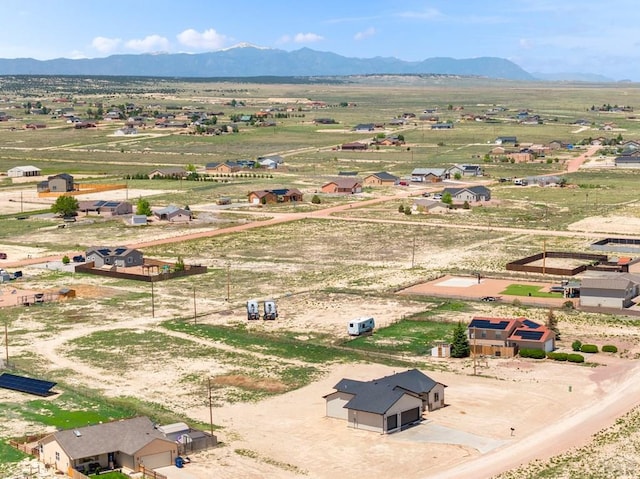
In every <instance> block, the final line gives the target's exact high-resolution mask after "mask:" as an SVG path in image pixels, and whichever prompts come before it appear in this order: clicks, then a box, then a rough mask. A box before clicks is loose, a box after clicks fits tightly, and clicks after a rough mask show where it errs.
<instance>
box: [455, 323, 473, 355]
mask: <svg viewBox="0 0 640 479" xmlns="http://www.w3.org/2000/svg"><path fill="white" fill-rule="evenodd" d="M470 354H471V348H470V346H469V338H467V328H466V326H465V325H464V324H463V322H462V321H458V324H457V325H456V327H455V328H454V330H453V337H452V339H451V357H452V358H466V357H468V356H469V355H470Z"/></svg>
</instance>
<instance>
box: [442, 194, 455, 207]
mask: <svg viewBox="0 0 640 479" xmlns="http://www.w3.org/2000/svg"><path fill="white" fill-rule="evenodd" d="M442 202H443V203H446V204H447V205H450V204H453V198H452V197H451V193H449V192H448V191H447V192H445V193H444V194H443V195H442Z"/></svg>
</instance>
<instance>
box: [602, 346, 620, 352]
mask: <svg viewBox="0 0 640 479" xmlns="http://www.w3.org/2000/svg"><path fill="white" fill-rule="evenodd" d="M602 352H604V353H617V352H618V347H617V346H614V345H613V344H605V345H604V346H602Z"/></svg>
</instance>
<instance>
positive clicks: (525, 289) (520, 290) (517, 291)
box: [500, 284, 562, 298]
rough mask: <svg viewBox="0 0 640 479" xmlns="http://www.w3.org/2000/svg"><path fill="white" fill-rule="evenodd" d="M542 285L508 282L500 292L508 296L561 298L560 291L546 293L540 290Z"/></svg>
mask: <svg viewBox="0 0 640 479" xmlns="http://www.w3.org/2000/svg"><path fill="white" fill-rule="evenodd" d="M541 289H542V286H532V285H529V284H510V285H509V286H507V287H506V288H505V289H504V291H501V292H500V294H506V295H508V296H533V297H535V298H561V297H562V295H561V293H548V292H546V291H541Z"/></svg>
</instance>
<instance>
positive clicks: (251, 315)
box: [247, 299, 260, 319]
mask: <svg viewBox="0 0 640 479" xmlns="http://www.w3.org/2000/svg"><path fill="white" fill-rule="evenodd" d="M247 319H260V310H259V309H258V302H257V301H256V300H254V299H251V300H249V301H247Z"/></svg>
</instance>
